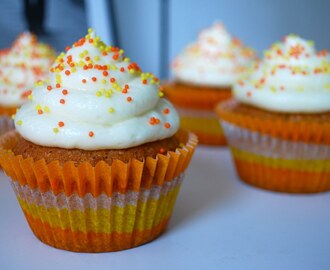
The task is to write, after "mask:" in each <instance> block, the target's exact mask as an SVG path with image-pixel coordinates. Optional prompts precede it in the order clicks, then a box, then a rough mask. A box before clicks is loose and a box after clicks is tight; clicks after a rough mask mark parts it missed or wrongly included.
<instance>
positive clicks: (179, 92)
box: [164, 82, 231, 145]
mask: <svg viewBox="0 0 330 270" xmlns="http://www.w3.org/2000/svg"><path fill="white" fill-rule="evenodd" d="M164 92H165V95H166V97H167V98H168V99H169V100H170V101H171V102H172V103H173V104H174V105H175V106H176V108H177V109H178V112H179V114H180V120H181V128H182V129H184V130H190V131H192V132H194V133H195V134H196V135H197V136H198V140H199V143H201V144H206V145H226V139H225V136H224V133H223V130H222V127H221V125H220V124H219V121H218V117H217V115H216V113H215V112H214V107H215V105H216V104H217V103H218V102H219V101H223V100H226V99H228V98H230V97H231V89H230V88H228V87H227V88H216V87H208V86H197V85H188V84H183V83H178V82H177V83H169V84H166V85H165V86H164Z"/></svg>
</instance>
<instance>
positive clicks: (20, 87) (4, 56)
mask: <svg viewBox="0 0 330 270" xmlns="http://www.w3.org/2000/svg"><path fill="white" fill-rule="evenodd" d="M55 57H56V55H55V51H54V50H53V49H52V48H51V47H50V46H49V45H46V44H43V43H40V42H38V40H37V38H36V36H34V35H32V34H31V33H28V32H26V33H23V34H21V35H20V36H19V37H18V38H17V40H16V41H15V42H14V44H13V46H12V47H11V48H9V49H6V50H3V51H2V52H1V53H0V105H2V106H19V105H21V104H23V103H24V102H25V101H26V99H27V96H28V95H29V93H30V92H31V90H30V89H31V88H32V87H33V86H34V83H35V82H36V81H38V80H41V79H45V76H46V75H47V74H48V72H49V68H50V67H51V65H52V63H53V62H54V60H55Z"/></svg>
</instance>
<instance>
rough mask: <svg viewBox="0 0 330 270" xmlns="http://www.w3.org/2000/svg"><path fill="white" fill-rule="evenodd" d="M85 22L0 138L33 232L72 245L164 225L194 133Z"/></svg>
mask: <svg viewBox="0 0 330 270" xmlns="http://www.w3.org/2000/svg"><path fill="white" fill-rule="evenodd" d="M123 53H124V52H123V50H121V49H119V48H116V47H112V46H107V45H106V44H104V43H103V42H102V41H101V40H100V38H99V37H97V36H95V34H94V32H93V31H92V30H89V32H88V34H87V35H86V36H85V37H84V38H82V39H80V40H79V41H77V42H76V43H74V44H73V45H72V47H68V48H67V52H66V53H61V54H60V55H59V56H58V58H57V60H56V62H55V64H54V65H53V67H52V68H51V69H50V74H49V78H50V79H49V81H48V82H47V81H43V82H39V83H38V85H37V86H36V87H35V88H34V89H33V92H32V96H31V99H30V100H29V101H28V102H27V103H26V104H24V105H23V106H22V107H21V108H20V109H19V110H18V112H17V114H16V118H15V125H16V130H15V131H11V132H9V133H7V134H5V135H4V136H3V137H2V138H1V141H0V145H1V150H0V164H1V166H2V168H3V170H4V171H5V173H6V174H7V175H8V176H9V177H10V178H11V184H12V187H13V189H14V191H15V193H16V195H17V198H18V201H19V203H20V205H21V208H22V210H23V212H24V214H25V217H26V219H27V221H28V223H29V225H30V227H31V229H32V231H33V233H34V234H35V235H36V237H38V238H39V239H40V240H41V241H42V242H44V243H46V244H48V245H51V246H53V247H56V248H60V249H65V250H70V251H76V252H106V251H117V250H123V249H128V248H132V247H135V246H138V245H141V244H144V243H146V242H149V241H151V240H153V239H155V238H156V237H157V236H159V235H160V234H161V233H162V232H164V230H165V229H166V225H167V224H168V222H169V219H170V217H171V213H172V211H173V207H174V203H175V200H176V197H177V194H178V192H179V189H180V185H181V182H182V179H183V175H184V171H185V169H186V168H187V166H188V164H189V161H190V159H191V157H192V154H193V151H194V148H195V146H196V136H194V135H193V134H191V133H188V132H185V131H181V130H178V128H179V116H178V114H177V112H176V111H175V109H174V107H173V106H172V105H171V103H169V102H168V101H167V100H166V99H164V98H161V96H162V93H161V92H160V91H159V80H158V79H157V78H156V77H155V76H154V75H152V74H151V73H142V72H141V70H140V68H139V66H138V65H137V64H136V63H134V62H131V61H130V59H129V58H127V57H124V55H123Z"/></svg>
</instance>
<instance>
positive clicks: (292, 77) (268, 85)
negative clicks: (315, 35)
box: [234, 35, 330, 113]
mask: <svg viewBox="0 0 330 270" xmlns="http://www.w3.org/2000/svg"><path fill="white" fill-rule="evenodd" d="M234 94H235V97H236V98H237V99H238V100H239V101H241V102H243V103H247V104H251V105H254V106H257V107H260V108H263V109H267V110H271V111H276V112H289V113H291V112H293V113H294V112H296V113H299V112H301V113H319V112H325V111H330V56H329V53H328V52H327V51H325V50H323V51H320V52H315V49H314V44H313V42H311V41H306V40H304V39H302V38H300V37H298V36H295V35H289V36H287V37H285V38H284V40H283V42H282V43H275V44H273V45H272V46H271V48H270V49H269V50H268V51H266V52H265V56H264V59H263V61H262V62H258V63H256V64H255V66H254V67H253V68H252V69H251V71H250V72H248V73H247V74H245V75H244V77H242V79H241V80H239V81H238V83H237V84H236V85H235V86H234Z"/></svg>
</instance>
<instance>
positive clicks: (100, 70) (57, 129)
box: [15, 29, 179, 150]
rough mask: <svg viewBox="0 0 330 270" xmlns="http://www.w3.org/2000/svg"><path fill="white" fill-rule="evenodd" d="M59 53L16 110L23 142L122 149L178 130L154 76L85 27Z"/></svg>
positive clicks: (172, 113)
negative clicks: (45, 78)
mask: <svg viewBox="0 0 330 270" xmlns="http://www.w3.org/2000/svg"><path fill="white" fill-rule="evenodd" d="M66 50H67V52H66V53H61V54H60V55H59V56H58V58H57V60H56V62H55V64H54V66H53V67H52V68H51V69H50V70H51V73H50V79H49V80H48V81H44V82H39V83H38V86H37V87H36V88H34V89H33V93H32V97H31V101H30V102H28V103H26V104H24V105H23V106H22V107H21V109H20V110H19V111H18V113H17V114H16V118H15V125H16V129H17V130H18V132H19V133H20V134H21V135H22V136H23V137H24V138H25V139H27V140H29V141H31V142H33V143H36V144H38V145H44V146H54V147H61V148H79V149H84V150H97V149H124V148H129V147H133V146H137V145H141V144H144V143H147V142H152V141H157V140H161V139H164V138H168V137H170V136H172V135H174V134H175V133H176V131H177V130H178V128H179V117H178V114H177V112H176V111H175V109H174V107H173V106H172V105H171V104H170V103H169V102H168V101H167V100H166V99H164V98H161V96H162V92H161V91H160V90H161V89H160V87H159V80H158V78H157V77H155V76H154V75H153V74H151V73H143V72H142V71H141V69H140V68H139V66H138V65H137V64H136V63H134V62H131V61H130V59H129V58H127V57H124V51H123V50H121V49H119V48H116V47H112V46H107V45H106V44H104V43H103V42H102V41H101V40H100V38H99V37H98V36H95V34H94V32H93V31H92V30H91V29H90V30H89V32H88V34H87V35H86V36H85V37H84V38H82V39H80V40H79V41H77V42H76V43H74V44H73V46H72V47H68V48H67V49H66Z"/></svg>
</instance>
